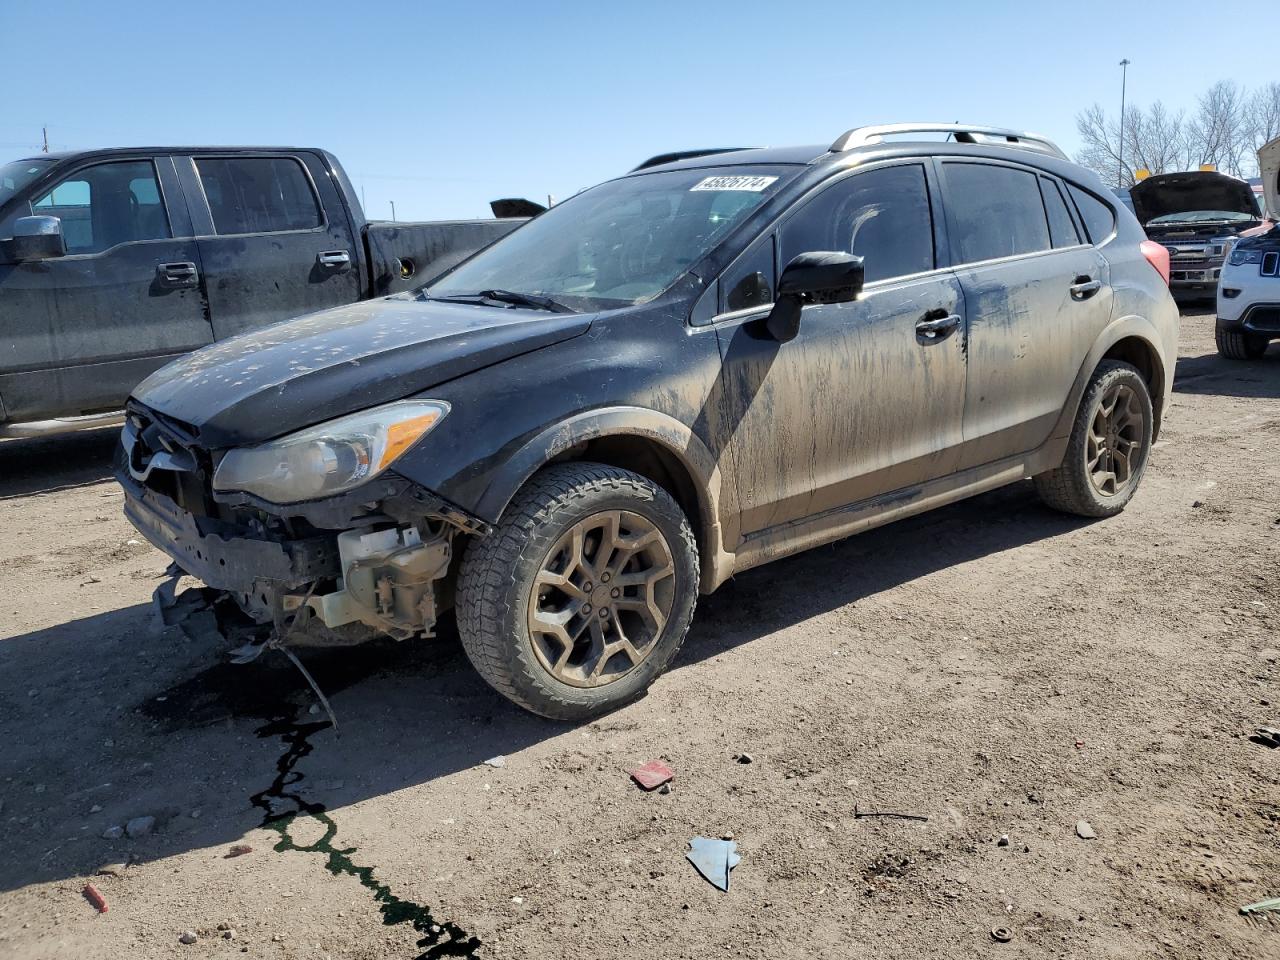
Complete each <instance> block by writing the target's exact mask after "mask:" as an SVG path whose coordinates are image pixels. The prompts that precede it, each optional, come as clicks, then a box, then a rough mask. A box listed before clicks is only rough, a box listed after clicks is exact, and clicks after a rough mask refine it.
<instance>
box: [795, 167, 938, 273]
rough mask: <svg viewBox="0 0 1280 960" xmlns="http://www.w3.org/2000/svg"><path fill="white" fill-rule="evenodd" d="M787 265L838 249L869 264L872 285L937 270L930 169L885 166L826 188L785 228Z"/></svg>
mask: <svg viewBox="0 0 1280 960" xmlns="http://www.w3.org/2000/svg"><path fill="white" fill-rule="evenodd" d="M780 242H781V244H782V257H781V260H780V262H781V263H782V264H783V266H785V265H786V264H787V263H789V262H790V261H791V260H792V258H794V257H795V256H797V255H798V254H801V253H810V252H813V251H816V250H838V251H841V252H843V253H854V254H857V255H858V256H860V257H862V258H863V259H864V261H865V263H864V270H865V271H866V274H865V275H866V281H867V283H872V282H874V281H876V280H889V279H892V278H893V277H904V276H907V275H909V274H912V273H923V272H924V271H926V270H932V269H933V267H934V261H933V218H932V216H931V214H930V210H929V188H928V185H927V183H926V181H925V175H924V167H922V166H920V165H919V164H916V163H909V164H903V165H900V166H894V167H882V168H881V169H879V170H868V171H867V172H866V173H858V174H854V175H853V176H850V177H846V178H845V179H843V180H839V181H837V182H836V183H834V184H832V185H831V186H830V187H828V188H827V189H825V190H823V191H822V192H821V193H819V194H818V195H817V196H816V197H814V198H813V199H812V200H810V201H809V202H808V203H806V204H805V205H804V207H802V208H801V210H800V211H799V213H797V214H796V215H795V216H794V217H792V218H791V219H790V220H788V221H787V222H786V223H785V224H784V225H783V227H782V233H781V237H780Z"/></svg>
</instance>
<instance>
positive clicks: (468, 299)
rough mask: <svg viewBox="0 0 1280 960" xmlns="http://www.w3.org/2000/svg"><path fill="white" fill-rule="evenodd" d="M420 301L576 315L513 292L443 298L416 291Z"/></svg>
mask: <svg viewBox="0 0 1280 960" xmlns="http://www.w3.org/2000/svg"><path fill="white" fill-rule="evenodd" d="M418 297H419V299H422V300H439V301H441V302H443V303H483V302H484V301H485V300H489V301H496V302H497V303H509V304H511V305H512V306H515V307H533V308H534V309H536V310H547V311H549V312H551V313H576V312H577V311H576V310H574V309H573V308H572V307H567V306H565V305H564V304H563V303H560V302H559V301H558V300H552V299H551V298H550V297H543V296H539V295H538V294H536V293H516V292H515V291H514V290H481V291H480V292H479V293H451V294H449V295H447V296H443V297H433V296H431V295H430V294H428V293H427V291H425V290H420V291H418Z"/></svg>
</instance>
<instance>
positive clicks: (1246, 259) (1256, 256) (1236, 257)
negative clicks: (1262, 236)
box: [1228, 243, 1262, 267]
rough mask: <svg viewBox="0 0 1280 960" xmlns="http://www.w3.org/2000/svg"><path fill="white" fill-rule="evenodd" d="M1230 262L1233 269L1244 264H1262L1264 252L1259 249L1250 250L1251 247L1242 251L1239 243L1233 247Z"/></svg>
mask: <svg viewBox="0 0 1280 960" xmlns="http://www.w3.org/2000/svg"><path fill="white" fill-rule="evenodd" d="M1228 262H1229V263H1230V264H1231V265H1232V266H1233V267H1238V266H1240V265H1241V264H1244V263H1261V262H1262V251H1261V250H1259V249H1257V248H1256V247H1255V248H1252V249H1250V248H1249V247H1245V248H1244V249H1243V250H1241V249H1240V244H1238V243H1237V244H1233V245H1232V247H1231V257H1230V258H1229V260H1228Z"/></svg>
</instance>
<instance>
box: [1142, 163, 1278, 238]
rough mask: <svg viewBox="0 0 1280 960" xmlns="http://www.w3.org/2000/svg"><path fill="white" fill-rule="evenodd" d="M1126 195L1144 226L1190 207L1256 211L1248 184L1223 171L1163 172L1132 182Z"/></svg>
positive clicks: (1255, 202)
mask: <svg viewBox="0 0 1280 960" xmlns="http://www.w3.org/2000/svg"><path fill="white" fill-rule="evenodd" d="M1129 196H1130V197H1131V198H1132V199H1133V212H1134V213H1135V214H1136V215H1137V217H1138V221H1139V222H1140V223H1142V224H1143V225H1144V226H1145V225H1146V224H1147V223H1148V222H1150V221H1152V220H1154V219H1155V218H1156V217H1164V216H1167V215H1169V214H1171V213H1187V212H1188V211H1191V210H1228V211H1230V212H1232V213H1247V214H1249V215H1250V216H1254V217H1256V216H1257V215H1258V201H1257V200H1256V199H1255V198H1254V196H1253V190H1252V189H1251V188H1250V186H1249V185H1248V184H1247V183H1245V182H1244V181H1243V180H1237V179H1236V178H1235V177H1228V176H1227V175H1226V174H1224V173H1210V172H1206V171H1192V172H1189V173H1162V174H1159V175H1158V176H1154V177H1147V179H1145V180H1143V181H1141V182H1140V183H1137V184H1135V185H1134V187H1133V189H1132V190H1130V191H1129Z"/></svg>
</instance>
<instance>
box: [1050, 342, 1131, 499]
mask: <svg viewBox="0 0 1280 960" xmlns="http://www.w3.org/2000/svg"><path fill="white" fill-rule="evenodd" d="M1118 385H1123V386H1127V387H1129V388H1130V389H1131V390H1132V391H1133V393H1134V394H1136V395H1137V398H1138V402H1139V404H1140V407H1141V414H1142V417H1141V419H1142V427H1141V443H1142V447H1141V450H1140V454H1139V455H1140V457H1141V461H1140V463H1139V464H1138V465H1137V467H1136V468H1135V469H1134V470H1133V472H1132V474H1131V476H1130V479H1129V482H1128V483H1127V484H1126V486H1125V487H1124V489H1123V490H1119V491H1117V492H1116V493H1114V494H1112V495H1110V496H1107V495H1104V494H1103V493H1101V492H1100V491H1099V490H1098V487H1097V486H1096V485H1095V483H1094V480H1093V479H1092V477H1091V475H1090V470H1089V462H1088V449H1089V435H1090V430H1091V427H1092V424H1093V422H1094V417H1095V416H1096V415H1097V413H1098V408H1099V407H1100V405H1101V404H1102V401H1103V398H1104V397H1106V396H1107V395H1108V393H1110V391H1111V390H1112V389H1113V388H1114V387H1116V386H1118ZM1154 422H1155V417H1154V414H1153V412H1152V406H1151V392H1150V390H1149V389H1148V387H1147V382H1146V380H1144V379H1143V378H1142V374H1140V373H1139V372H1138V371H1137V369H1136V368H1135V367H1133V366H1131V365H1130V364H1127V363H1122V362H1120V361H1118V360H1104V361H1102V363H1100V364H1098V369H1097V370H1095V371H1094V372H1093V377H1092V379H1090V381H1089V385H1088V386H1087V387H1086V388H1085V391H1084V396H1083V397H1082V398H1081V399H1080V408H1079V410H1078V411H1077V412H1076V420H1075V424H1074V425H1073V426H1072V429H1071V439H1070V440H1069V441H1068V442H1067V454H1066V457H1065V458H1064V459H1063V461H1062V465H1061V466H1059V467H1058V468H1057V469H1056V470H1050V471H1048V472H1046V473H1042V474H1039V475H1038V476H1036V477H1035V485H1036V493H1038V494H1039V495H1040V499H1041V500H1043V501H1044V502H1045V504H1046V505H1048V506H1050V507H1052V508H1053V509H1055V510H1060V511H1062V512H1063V513H1074V514H1077V515H1079V516H1082V517H1112V516H1115V515H1116V514H1117V513H1119V512H1120V511H1121V510H1123V509H1124V508H1125V506H1126V505H1128V503H1129V501H1130V500H1131V499H1133V495H1134V493H1135V492H1136V491H1137V489H1138V484H1139V482H1141V480H1142V474H1143V473H1144V472H1145V470H1146V466H1147V459H1148V454H1149V453H1150V450H1151V436H1152V432H1153V430H1152V428H1153V425H1154Z"/></svg>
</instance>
